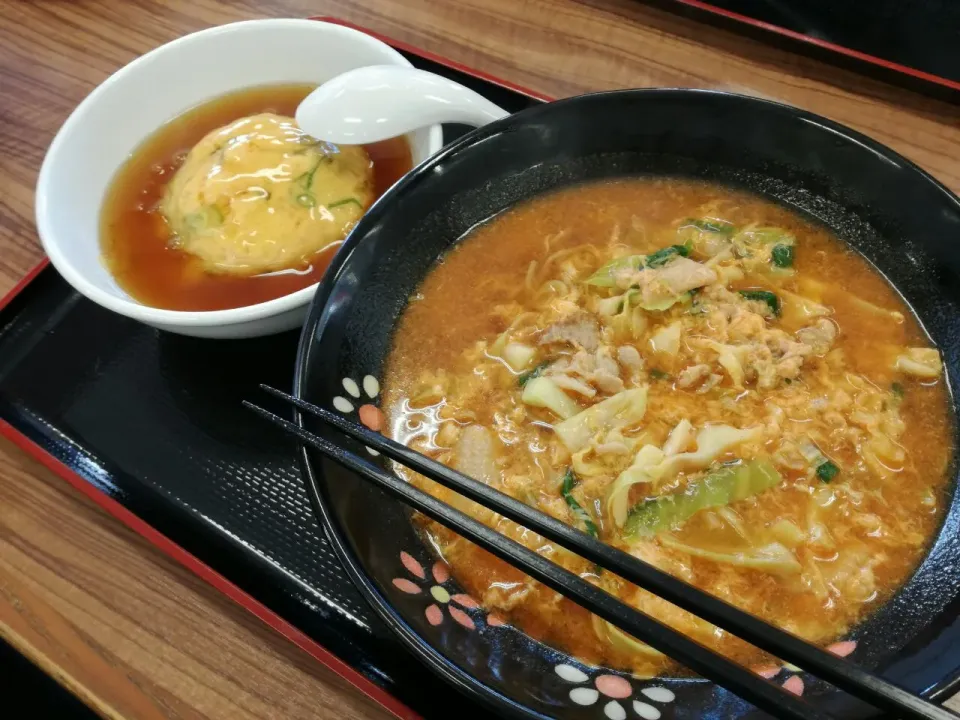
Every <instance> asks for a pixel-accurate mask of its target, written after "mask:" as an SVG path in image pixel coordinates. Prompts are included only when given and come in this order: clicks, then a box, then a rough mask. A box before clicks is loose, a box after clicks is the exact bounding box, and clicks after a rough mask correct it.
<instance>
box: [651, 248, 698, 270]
mask: <svg viewBox="0 0 960 720" xmlns="http://www.w3.org/2000/svg"><path fill="white" fill-rule="evenodd" d="M689 254H690V248H688V247H687V246H686V245H671V246H669V247H665V248H662V249H660V250H657V251H656V252H655V253H653V254H651V255H647V260H646V266H647V267H648V268H657V267H661V266H662V265H665V264H666V263H667V261H668V260H669V259H670V258H672V257H674V256H675V255H681V256H683V257H686V256H687V255H689Z"/></svg>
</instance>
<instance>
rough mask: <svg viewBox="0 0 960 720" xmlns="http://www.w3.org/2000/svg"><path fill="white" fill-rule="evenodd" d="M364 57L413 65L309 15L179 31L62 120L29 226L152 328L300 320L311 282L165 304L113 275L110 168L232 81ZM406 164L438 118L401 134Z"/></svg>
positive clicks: (73, 280)
mask: <svg viewBox="0 0 960 720" xmlns="http://www.w3.org/2000/svg"><path fill="white" fill-rule="evenodd" d="M367 65H401V66H408V67H409V66H410V63H409V62H408V61H407V60H406V59H405V58H404V57H403V56H402V55H400V54H399V53H398V52H397V51H396V50H394V49H393V48H391V47H389V46H388V45H386V44H384V43H382V42H380V41H379V40H376V39H375V38H372V37H370V36H369V35H365V34H364V33H361V32H358V31H356V30H351V29H349V28H345V27H341V26H339V25H332V24H330V23H325V22H319V21H315V20H292V19H291V20H253V21H249V22H241V23H234V24H231V25H223V26H221V27H215V28H211V29H209V30H204V31H201V32H198V33H194V34H193V35H187V36H186V37H182V38H180V39H178V40H175V41H173V42H171V43H168V44H166V45H163V46H161V47H159V48H157V49H156V50H153V51H151V52H149V53H147V54H146V55H144V56H142V57H140V58H138V59H136V60H134V61H133V62H132V63H130V64H129V65H127V66H126V67H124V68H122V69H121V70H119V71H117V72H116V73H115V74H113V75H112V76H111V77H109V78H108V79H107V80H106V81H104V83H103V84H102V85H100V86H99V87H98V88H96V89H95V90H94V91H93V92H92V93H90V95H89V96H87V98H86V99H85V100H84V101H83V102H82V103H80V105H79V107H77V109H76V110H75V111H74V112H73V114H72V115H71V116H70V117H69V118H68V119H67V121H66V122H65V123H64V124H63V127H62V128H60V132H58V133H57V136H56V137H55V138H54V140H53V143H52V144H51V145H50V149H49V150H48V151H47V156H46V158H45V159H44V161H43V166H42V167H41V169H40V177H39V180H38V181H37V228H38V230H39V233H40V239H41V241H42V242H43V247H44V250H45V251H46V253H47V255H48V256H49V257H50V261H51V262H52V263H53V265H54V267H56V268H57V270H58V271H59V272H60V274H61V275H63V277H64V278H65V279H66V280H67V282H69V283H70V284H71V285H72V286H73V287H74V288H76V289H77V290H78V291H79V292H80V293H82V294H83V295H85V296H86V297H88V298H89V299H90V300H92V301H94V302H95V303H97V304H98V305H102V306H103V307H105V308H108V309H110V310H113V311H114V312H117V313H120V314H121V315H125V316H127V317H130V318H133V319H135V320H139V321H141V322H144V323H147V324H148V325H152V326H153V327H156V328H159V329H161V330H168V331H170V332H175V333H180V334H183V335H195V336H198V337H212V338H240V337H253V336H257V335H268V334H271V333H275V332H280V331H282V330H289V329H291V328H294V327H298V326H299V325H300V324H301V323H302V321H303V318H304V315H305V313H306V308H307V305H308V304H309V302H310V299H311V297H312V296H313V293H314V290H315V289H316V286H315V285H314V286H311V287H308V288H304V289H303V290H299V291H297V292H295V293H291V294H289V295H285V296H283V297H280V298H277V299H276V300H271V301H269V302H264V303H260V304H258V305H250V306H247V307H243V308H236V309H233V310H215V311H209V312H183V311H177V310H162V309H158V308H152V307H148V306H146V305H142V304H140V303H138V302H137V301H136V300H134V299H133V298H131V297H130V296H129V295H127V294H126V293H125V292H124V291H123V290H122V289H121V288H120V287H119V285H117V283H116V281H115V280H114V279H113V277H112V276H111V275H110V273H109V271H108V270H107V269H106V267H105V266H104V264H103V262H102V260H101V254H100V237H99V235H100V233H99V227H100V211H101V206H102V205H103V200H104V197H105V195H106V192H107V189H108V187H109V185H110V182H111V180H112V179H113V176H114V174H115V173H116V171H117V170H118V169H119V167H120V166H121V165H122V164H123V162H124V161H125V160H126V159H127V158H128V157H129V156H130V153H132V152H133V151H134V150H135V149H136V148H137V147H138V146H139V145H140V143H141V142H143V141H144V140H145V139H146V138H147V137H148V136H150V135H151V134H152V133H153V132H155V131H156V130H157V129H158V128H159V127H160V126H161V125H163V124H164V123H165V122H167V121H168V120H171V119H173V118H174V117H176V116H177V115H180V114H181V113H183V112H184V111H185V110H188V109H189V108H191V107H194V106H196V105H198V104H200V103H202V102H204V101H206V100H210V99H212V98H215V97H217V96H219V95H223V94H225V93H229V92H232V91H235V90H241V89H244V88H249V87H256V86H262V85H273V84H284V83H316V84H320V83H322V82H325V81H326V80H329V79H330V78H332V77H334V76H335V75H339V74H340V73H343V72H346V71H347V70H352V69H354V68H358V67H364V66H367ZM409 140H410V146H411V149H412V152H413V161H414V164H415V165H416V164H418V163H420V162H422V161H423V160H425V159H426V158H427V157H429V156H430V155H432V154H433V153H435V152H436V151H437V150H439V149H440V147H441V146H442V144H443V141H442V134H441V130H440V127H439V126H433V127H430V128H425V129H423V130H420V131H417V132H416V133H413V134H412V135H410V137H409Z"/></svg>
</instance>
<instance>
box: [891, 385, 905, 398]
mask: <svg viewBox="0 0 960 720" xmlns="http://www.w3.org/2000/svg"><path fill="white" fill-rule="evenodd" d="M890 392H892V393H893V394H894V395H896V396H897V397H898V398H902V397H903V396H904V395H905V394H906V390H905V389H904V387H903V384H902V383H898V382H895V383H893V385H891V386H890Z"/></svg>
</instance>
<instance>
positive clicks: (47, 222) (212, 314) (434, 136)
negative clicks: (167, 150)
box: [36, 18, 443, 327]
mask: <svg viewBox="0 0 960 720" xmlns="http://www.w3.org/2000/svg"><path fill="white" fill-rule="evenodd" d="M318 24H319V25H322V26H323V27H324V30H325V31H327V32H333V33H337V34H342V35H346V36H350V37H354V38H359V39H362V42H369V41H374V42H377V43H381V44H383V45H384V46H385V48H386V49H387V50H388V51H389V53H388V54H390V53H392V54H393V55H394V56H395V57H396V60H397V61H398V64H399V65H402V66H405V67H412V63H411V62H410V61H409V60H407V59H406V58H405V57H404V56H403V55H401V54H400V53H399V52H397V50H396V49H394V48H393V47H391V46H389V45H387V44H386V43H385V42H383V41H382V40H379V39H378V38H375V37H373V36H372V35H369V34H367V33H365V32H362V31H360V30H355V29H353V28H350V27H345V26H343V25H338V24H336V23H330V22H326V21H324V20H312V19H307V18H267V19H261V20H241V21H239V22H233V23H227V24H225V25H217V26H215V27H211V28H207V29H205V30H199V31H197V32H194V33H190V34H188V35H184V36H182V37H179V38H176V39H174V40H171V41H170V42H168V43H164V44H163V45H160V46H159V47H156V48H154V49H153V50H150V51H149V52H147V53H144V54H143V55H141V56H139V57H137V58H136V59H134V60H132V61H131V62H129V63H127V64H126V65H124V66H123V67H121V68H120V69H119V70H117V71H116V72H114V73H113V74H112V75H110V77H108V78H107V79H106V80H104V81H103V82H102V83H100V84H99V85H98V86H97V87H96V88H94V89H93V90H92V91H91V92H90V94H89V95H87V96H86V97H85V98H84V99H83V100H82V101H81V102H80V104H79V105H77V107H76V108H74V110H73V112H71V113H70V115H69V117H68V118H67V119H66V121H65V122H64V123H63V125H62V126H61V127H60V129H59V130H58V131H57V134H56V136H55V137H54V139H53V142H52V143H50V147H49V148H48V149H47V153H46V155H45V157H44V159H43V163H42V164H41V166H40V173H39V175H38V176H37V186H36V187H37V192H36V222H37V233H38V235H39V236H40V243H41V245H42V246H43V249H44V252H45V253H46V254H47V257H48V258H49V259H50V262H51V263H52V264H53V266H54V267H55V268H56V269H57V272H59V273H60V274H61V275H62V276H63V278H64V279H65V280H66V281H67V282H68V283H69V284H70V285H72V286H73V287H74V289H76V290H77V291H78V292H79V293H80V294H82V295H85V296H86V297H87V298H89V299H90V300H92V301H93V302H95V303H97V304H98V305H101V306H102V307H105V308H107V309H108V310H112V311H114V312H116V313H119V314H120V315H124V316H126V317H129V318H132V319H134V320H139V321H140V322H145V323H147V324H163V325H170V326H180V327H208V326H228V325H236V324H241V323H247V322H250V321H254V320H259V319H263V318H267V317H274V316H277V315H281V314H283V313H285V312H288V311H292V310H295V309H297V308H300V307H302V306H304V305H306V304H307V303H309V302H310V299H311V298H312V297H313V295H314V293H315V292H316V289H317V285H319V282H317V283H314V284H312V285H308V286H307V287H305V288H301V289H300V290H297V291H295V292H292V293H289V294H287V295H282V296H280V297H278V298H274V299H273V300H267V301H265V302H261V303H256V304H254V305H245V306H243V307H238V308H230V309H227V310H168V309H165V308H156V307H151V306H149V305H143V304H141V303H138V302H137V301H136V300H133V299H126V298H121V297H118V296H116V295H112V294H110V293H108V292H105V291H103V290H101V289H100V288H99V287H97V286H96V285H94V284H93V283H91V282H89V281H88V280H87V279H86V278H85V277H84V276H83V274H82V273H80V272H78V271H77V270H75V269H74V267H73V265H72V264H71V263H70V262H69V261H68V260H67V259H66V257H65V256H64V254H63V253H62V252H61V251H60V248H59V246H58V245H57V244H51V243H48V242H47V240H46V239H45V238H48V237H51V236H53V234H54V233H53V231H52V228H51V224H52V220H51V219H50V213H51V212H52V210H51V208H50V206H49V203H48V202H47V194H46V192H44V191H43V190H44V188H45V187H46V185H47V184H48V183H49V182H50V181H49V179H48V178H49V176H50V173H51V167H52V166H53V164H54V162H55V161H56V157H57V155H58V151H59V149H60V147H61V146H62V145H63V143H64V142H65V140H64V138H65V137H66V136H67V135H68V134H69V131H70V130H71V129H72V128H73V127H74V126H75V125H78V124H79V123H81V122H83V116H84V114H85V113H86V112H87V108H89V107H90V106H92V105H93V104H95V103H96V102H97V101H98V100H99V98H100V96H101V95H102V94H103V93H105V92H106V91H107V88H108V87H109V86H110V85H112V84H113V83H115V82H117V81H118V80H120V79H122V78H124V77H126V76H127V75H130V74H131V73H133V72H136V71H137V69H138V68H139V67H140V66H141V65H142V64H145V63H147V62H149V61H150V60H151V58H153V57H154V56H156V55H158V54H161V53H169V52H173V51H176V49H177V48H179V47H181V46H183V45H187V44H190V43H194V42H203V41H204V40H206V39H207V38H209V37H210V36H213V35H219V34H222V33H230V32H235V31H237V30H242V29H245V28H248V27H253V26H261V27H262V26H271V27H284V26H286V27H316V26H317V25H318ZM211 99H213V98H211ZM429 133H430V146H431V149H432V151H433V152H436V151H437V150H439V149H440V148H441V147H442V145H443V130H442V128H441V127H440V126H439V125H434V126H432V127H430V128H429ZM145 139H146V138H144V140H145ZM101 209H102V207H101Z"/></svg>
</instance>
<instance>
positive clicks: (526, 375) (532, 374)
mask: <svg viewBox="0 0 960 720" xmlns="http://www.w3.org/2000/svg"><path fill="white" fill-rule="evenodd" d="M548 367H550V363H549V362H542V363H540V364H539V365H537V366H536V367H534V368H530V369H529V370H527V371H526V372H522V373H520V375H519V376H518V377H517V382H518V383H520V387H526V386H527V383H528V382H530V381H531V380H533V379H534V378H537V377H540V375H541V374H543V371H544V370H546V369H547V368H548Z"/></svg>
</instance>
